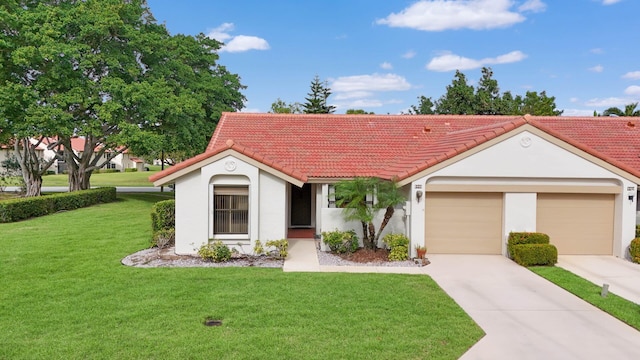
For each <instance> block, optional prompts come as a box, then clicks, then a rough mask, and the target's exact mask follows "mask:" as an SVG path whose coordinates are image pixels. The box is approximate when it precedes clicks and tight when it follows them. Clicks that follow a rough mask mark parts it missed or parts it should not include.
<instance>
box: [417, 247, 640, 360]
mask: <svg viewBox="0 0 640 360" xmlns="http://www.w3.org/2000/svg"><path fill="white" fill-rule="evenodd" d="M429 259H430V260H431V265H429V266H426V267H424V268H423V269H424V272H425V273H427V274H429V275H430V276H431V277H433V279H434V280H435V281H436V282H437V283H438V284H439V285H440V286H441V287H442V288H443V289H444V290H445V291H446V292H447V293H448V294H449V295H450V296H451V297H452V298H453V299H454V300H455V301H456V302H457V303H458V304H459V305H460V306H461V307H462V308H463V309H464V310H465V311H466V312H467V313H468V314H469V315H470V316H471V317H472V318H473V319H474V320H475V321H476V322H477V323H478V325H480V326H481V327H482V329H484V331H485V332H486V334H487V335H486V336H485V337H484V338H483V339H481V340H480V341H479V342H478V343H477V344H476V345H474V346H473V347H472V348H471V349H470V350H469V351H468V352H467V353H466V354H464V356H463V357H462V359H492V360H496V359H520V360H522V359H545V360H548V359H640V346H638V344H640V332H638V331H636V330H635V329H633V328H631V327H630V326H628V325H626V324H624V323H623V322H621V321H619V320H617V319H615V318H613V317H612V316H610V315H608V314H606V313H604V312H602V311H600V310H598V309H597V308H595V307H593V306H591V305H589V304H587V303H586V302H584V301H582V300H580V299H579V298H577V297H575V296H574V295H572V294H570V293H568V292H566V291H564V290H562V289H560V288H559V287H557V286H555V285H553V284H551V283H550V282H548V281H546V280H544V279H542V278H541V277H539V276H537V275H535V274H533V273H532V272H530V271H529V270H527V269H526V268H523V267H521V266H519V265H516V264H515V263H514V262H512V261H511V260H509V259H507V258H505V257H503V256H500V255H486V256H482V255H436V254H430V255H429ZM639 311H640V308H639Z"/></svg>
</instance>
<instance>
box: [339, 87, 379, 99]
mask: <svg viewBox="0 0 640 360" xmlns="http://www.w3.org/2000/svg"><path fill="white" fill-rule="evenodd" d="M332 90H333V89H332ZM373 95H374V93H372V92H371V91H350V92H338V93H336V94H335V95H334V97H333V98H334V99H335V100H349V99H362V98H368V97H372V96H373Z"/></svg>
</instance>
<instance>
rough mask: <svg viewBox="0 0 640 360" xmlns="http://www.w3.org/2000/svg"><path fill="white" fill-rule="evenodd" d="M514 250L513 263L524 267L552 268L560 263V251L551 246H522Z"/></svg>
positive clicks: (515, 247)
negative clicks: (541, 266)
mask: <svg viewBox="0 0 640 360" xmlns="http://www.w3.org/2000/svg"><path fill="white" fill-rule="evenodd" d="M512 250H513V261H515V262H516V263H517V264H519V265H522V266H533V265H547V266H551V265H555V263H557V262H558V249H556V247H555V246H553V245H551V244H521V245H518V246H514V247H513V249H512Z"/></svg>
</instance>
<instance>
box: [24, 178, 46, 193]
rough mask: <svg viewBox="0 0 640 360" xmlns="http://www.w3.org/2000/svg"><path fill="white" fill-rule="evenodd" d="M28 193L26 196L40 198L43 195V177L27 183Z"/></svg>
mask: <svg viewBox="0 0 640 360" xmlns="http://www.w3.org/2000/svg"><path fill="white" fill-rule="evenodd" d="M25 184H26V188H27V192H26V193H25V196H40V195H42V193H41V191H42V177H41V176H37V177H34V178H32V179H30V180H29V181H25Z"/></svg>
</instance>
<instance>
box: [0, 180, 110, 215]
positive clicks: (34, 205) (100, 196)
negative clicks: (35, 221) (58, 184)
mask: <svg viewBox="0 0 640 360" xmlns="http://www.w3.org/2000/svg"><path fill="white" fill-rule="evenodd" d="M115 200H116V188H96V189H89V190H82V191H73V192H67V193H57V194H52V195H44V196H37V197H27V198H19V199H11V200H6V201H2V202H0V222H14V221H20V220H25V219H29V218H33V217H38V216H43V215H48V214H53V213H55V212H58V211H65V210H75V209H79V208H82V207H87V206H91V205H95V204H99V203H107V202H112V201H115Z"/></svg>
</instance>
